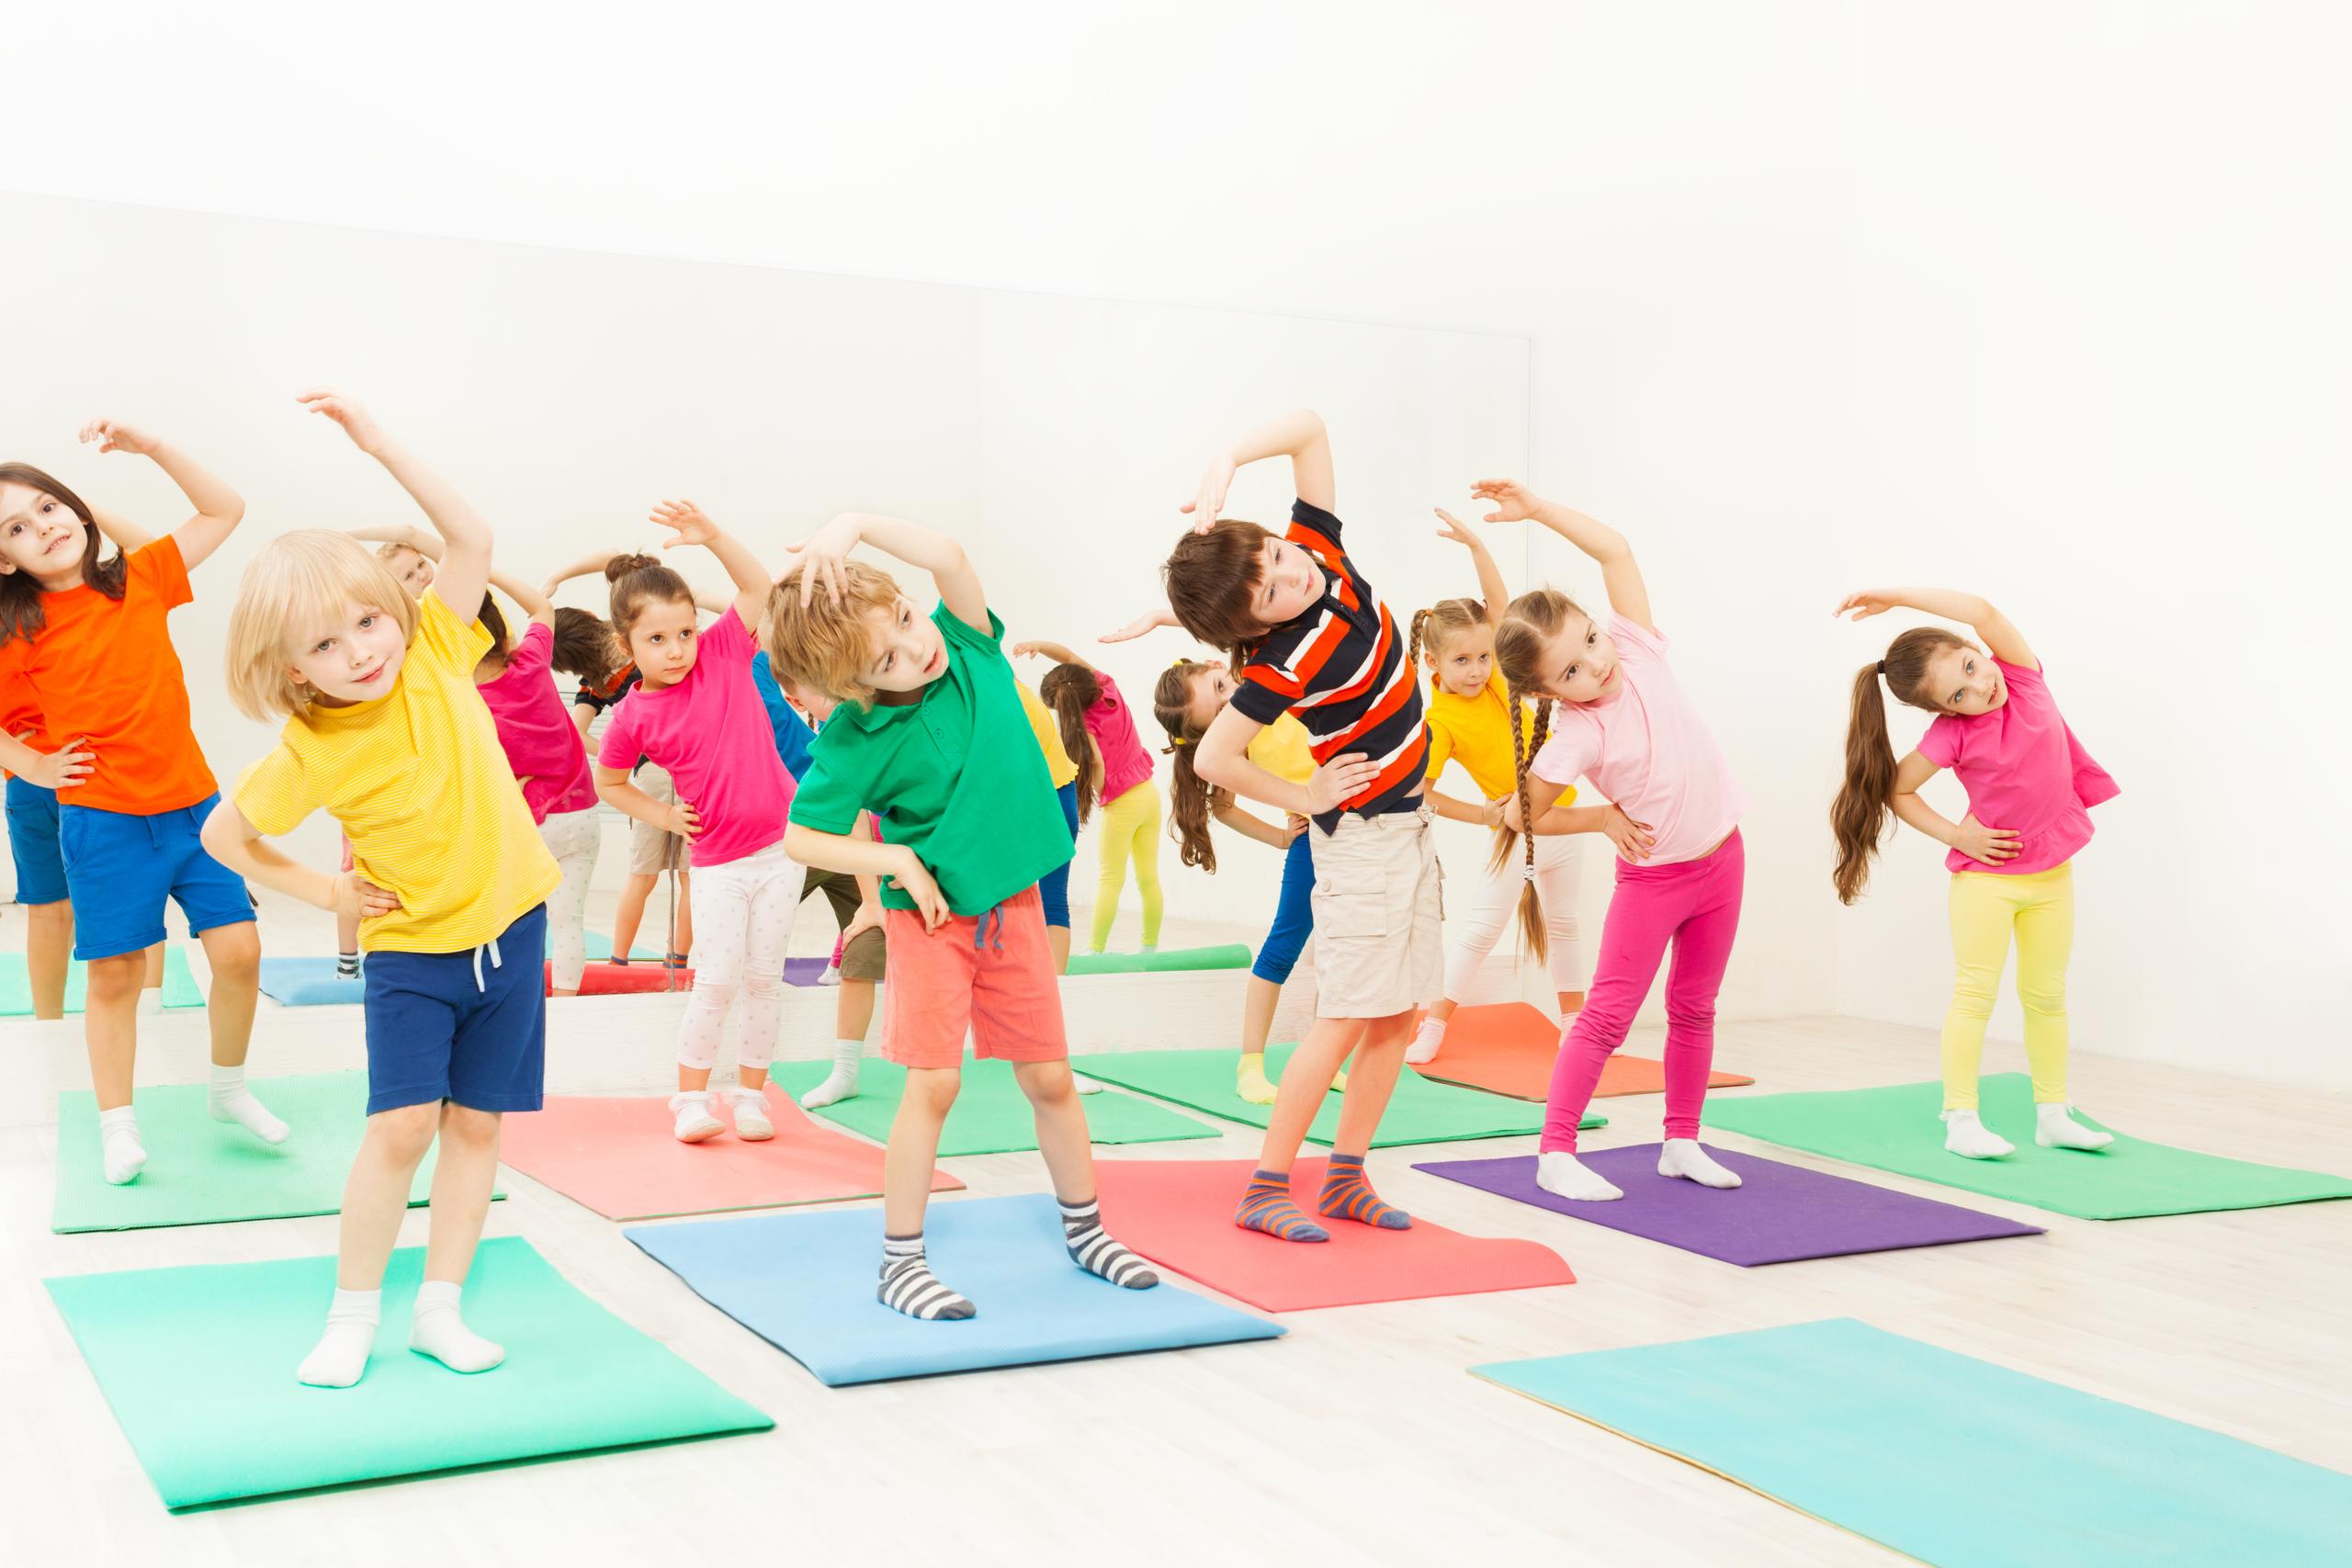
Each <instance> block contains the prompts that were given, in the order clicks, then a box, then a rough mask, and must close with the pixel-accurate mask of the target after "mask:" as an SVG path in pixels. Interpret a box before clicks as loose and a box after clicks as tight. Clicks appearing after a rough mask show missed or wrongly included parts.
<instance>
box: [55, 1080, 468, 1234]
mask: <svg viewBox="0 0 2352 1568" xmlns="http://www.w3.org/2000/svg"><path fill="white" fill-rule="evenodd" d="M251 1087H252V1089H253V1091H254V1094H256V1095H257V1096H259V1097H260V1099H261V1102H262V1103H263V1104H264V1105H266V1106H268V1107H269V1108H270V1110H271V1111H275V1112H277V1116H278V1117H279V1119H280V1120H282V1121H284V1122H286V1123H287V1124H288V1126H290V1127H292V1128H293V1132H292V1133H291V1134H289V1135H288V1137H287V1140H286V1141H285V1142H284V1143H282V1144H276V1145H271V1144H265V1143H263V1142H262V1141H261V1140H260V1139H259V1138H256V1137H254V1135H253V1134H251V1133H248V1132H246V1131H245V1130H244V1129H243V1127H240V1126H237V1125H236V1124H235V1123H233V1122H215V1121H214V1120H212V1115H211V1112H210V1111H209V1108H208V1101H207V1098H206V1095H207V1091H206V1089H205V1086H204V1085H202V1084H164V1085H159V1086H157V1087H155V1088H153V1089H141V1090H139V1091H138V1093H137V1094H136V1095H135V1096H133V1097H132V1100H131V1106H132V1108H133V1109H134V1110H136V1111H138V1112H139V1141H140V1142H141V1143H142V1144H144V1145H146V1146H147V1168H146V1169H145V1170H143V1171H141V1172H140V1174H139V1179H137V1180H136V1181H133V1182H130V1183H129V1184H128V1185H126V1186H122V1187H109V1186H107V1179H106V1170H105V1165H104V1162H103V1161H102V1159H101V1158H100V1156H99V1149H98V1102H97V1100H96V1098H95V1097H94V1096H92V1095H90V1094H88V1093H86V1092H84V1091H78V1090H77V1091H75V1092H74V1093H70V1094H61V1095H59V1096H58V1097H57V1206H56V1208H55V1209H54V1210H53V1211H52V1212H51V1215H50V1222H49V1228H50V1229H51V1230H53V1231H128V1230H143V1229H147V1228H150V1227H153V1226H157V1225H208V1224H220V1223H221V1222H224V1221H229V1220H285V1219H293V1218H297V1217H299V1216H300V1215H303V1214H333V1213H339V1212H341V1210H342V1208H343V1183H344V1179H345V1177H346V1176H348V1175H350V1174H351V1161H352V1156H355V1155H356V1154H357V1153H358V1152H359V1140H360V1137H361V1136H362V1134H365V1133H366V1132H367V1121H368V1075H367V1074H366V1073H302V1074H297V1075H295V1076H293V1077H278V1078H260V1077H257V1078H254V1079H252V1080H251ZM432 1185H433V1155H432V1154H431V1153H430V1152H427V1153H426V1155H425V1156H424V1164H423V1165H421V1166H419V1167H418V1168H417V1171H416V1180H415V1182H414V1184H413V1185H412V1186H411V1187H410V1189H409V1197H408V1201H409V1202H410V1203H411V1204H412V1205H414V1204H418V1203H422V1202H424V1199H425V1194H426V1193H427V1192H428V1191H429V1190H431V1189H432ZM499 1196H501V1197H503V1196H505V1194H503V1193H501V1194H499Z"/></svg>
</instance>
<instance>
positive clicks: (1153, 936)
mask: <svg viewBox="0 0 2352 1568" xmlns="http://www.w3.org/2000/svg"><path fill="white" fill-rule="evenodd" d="M1095 809H1096V811H1097V812H1098V813H1099V815H1100V818H1101V820H1102V824H1103V843H1102V851H1103V880H1102V881H1101V882H1099V883H1097V884H1096V885H1095V888H1094V951H1095V952H1097V953H1100V952H1102V951H1103V945H1104V944H1105V943H1106V942H1109V941H1110V940H1111V922H1112V921H1113V920H1115V919H1118V918H1119V890H1120V889H1121V888H1122V887H1124V886H1126V881H1127V862H1128V861H1129V860H1133V861H1134V862H1135V863H1136V892H1138V893H1140V894H1142V895H1143V944H1144V946H1146V947H1158V946H1159V915H1160V908H1161V906H1160V898H1159V785H1158V784H1154V783H1153V782H1152V781H1151V780H1149V779H1146V780H1144V781H1143V782H1142V783H1141V784H1136V786H1135V787H1134V788H1133V789H1130V790H1128V791H1127V793H1126V794H1125V795H1121V796H1119V798H1118V799H1116V800H1114V801H1113V802H1111V803H1110V804H1109V805H1108V806H1101V807H1096V808H1095Z"/></svg>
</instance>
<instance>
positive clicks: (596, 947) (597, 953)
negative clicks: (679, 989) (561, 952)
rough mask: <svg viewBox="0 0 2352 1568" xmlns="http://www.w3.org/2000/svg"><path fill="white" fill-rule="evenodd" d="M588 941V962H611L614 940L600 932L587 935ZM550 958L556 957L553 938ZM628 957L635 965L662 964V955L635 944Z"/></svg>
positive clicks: (632, 945) (550, 944) (549, 951)
mask: <svg viewBox="0 0 2352 1568" xmlns="http://www.w3.org/2000/svg"><path fill="white" fill-rule="evenodd" d="M587 939H588V962H589V963H591V964H604V963H608V962H610V960H611V959H612V956H613V939H612V938H611V937H609V936H607V935H605V933H604V932H603V931H589V932H588V933H587ZM548 943H549V945H548V957H550V958H552V957H554V956H555V947H554V945H553V943H554V939H553V938H552V937H550V938H549V939H548ZM628 956H629V961H630V962H631V963H633V964H634V963H643V962H648V961H650V962H651V963H655V964H659V963H661V962H662V954H661V953H659V952H657V951H656V950H654V949H652V948H650V947H639V946H638V945H637V944H636V943H635V942H631V943H630V944H629V950H628Z"/></svg>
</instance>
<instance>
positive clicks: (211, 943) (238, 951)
mask: <svg viewBox="0 0 2352 1568" xmlns="http://www.w3.org/2000/svg"><path fill="white" fill-rule="evenodd" d="M204 962H205V964H207V965H208V966H209V968H210V969H211V971H212V978H213V979H214V980H215V981H222V980H226V981H228V982H230V983H232V984H233V985H240V986H253V985H258V984H260V982H261V932H260V931H257V930H256V929H255V928H254V923H253V922H252V921H251V920H240V921H239V922H238V923H237V924H235V925H233V926H223V927H222V928H220V930H219V931H208V932H206V933H205V942H204Z"/></svg>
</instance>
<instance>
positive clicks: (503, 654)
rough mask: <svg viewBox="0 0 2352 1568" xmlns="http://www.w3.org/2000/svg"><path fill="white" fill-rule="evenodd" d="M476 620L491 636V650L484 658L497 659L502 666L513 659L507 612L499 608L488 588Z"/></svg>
mask: <svg viewBox="0 0 2352 1568" xmlns="http://www.w3.org/2000/svg"><path fill="white" fill-rule="evenodd" d="M474 618H475V619H476V620H478V621H480V622H481V626H482V630H484V631H486V632H488V633H489V634H490V649H489V651H488V652H486V653H484V654H483V655H482V658H484V659H495V660H498V661H499V662H500V663H501V664H503V663H505V662H506V661H507V660H509V659H511V658H513V657H514V654H513V651H512V649H513V644H512V641H511V639H510V638H509V637H507V633H506V615H505V612H504V611H503V610H501V609H500V608H499V607H498V601H497V600H496V599H494V598H492V597H491V592H490V590H489V589H487V588H485V589H483V590H482V592H481V615H477V616H475V617H474Z"/></svg>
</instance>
